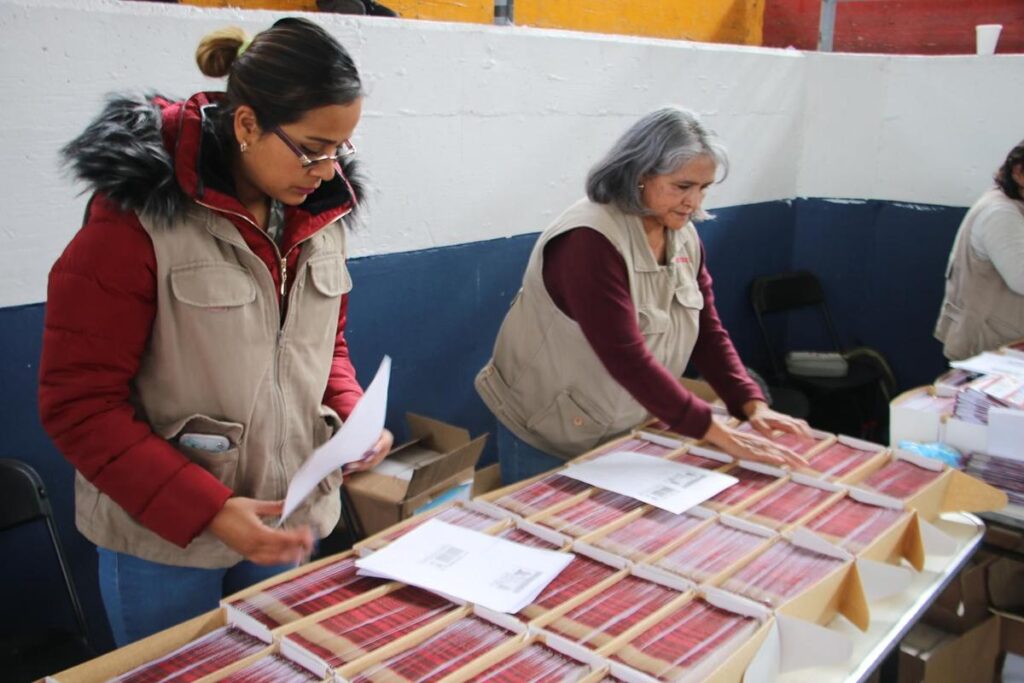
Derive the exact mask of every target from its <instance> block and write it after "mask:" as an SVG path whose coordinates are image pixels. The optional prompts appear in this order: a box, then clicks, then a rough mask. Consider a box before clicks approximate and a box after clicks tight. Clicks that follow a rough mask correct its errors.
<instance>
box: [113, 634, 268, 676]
mask: <svg viewBox="0 0 1024 683" xmlns="http://www.w3.org/2000/svg"><path fill="white" fill-rule="evenodd" d="M266 647H267V643H264V642H263V641H262V640H260V639H258V638H255V637H253V636H251V635H249V634H248V633H246V632H245V631H242V630H240V629H237V628H235V627H234V626H224V627H222V628H218V629H216V630H214V631H210V632H209V633H207V634H206V635H204V636H202V637H201V638H198V639H197V640H194V641H192V642H191V643H189V644H188V645H185V646H184V647H181V648H178V649H177V650H175V651H174V652H171V653H169V654H167V655H164V656H163V657H160V658H159V659H156V660H153V661H152V662H148V663H146V664H143V665H142V666H140V667H138V668H136V669H132V670H131V671H129V672H127V673H125V674H122V675H120V676H118V677H117V678H114V679H112V680H113V681H115V682H116V683H158V682H159V681H176V682H178V683H186V682H188V681H197V680H199V679H200V678H202V677H203V676H206V675H209V674H212V673H214V672H216V671H220V670H221V669H223V668H224V667H227V666H230V665H232V664H235V663H237V662H241V661H242V660H243V659H245V658H246V657H249V656H252V655H254V654H256V653H257V652H259V651H261V650H263V649H265V648H266Z"/></svg>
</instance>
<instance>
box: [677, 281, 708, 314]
mask: <svg viewBox="0 0 1024 683" xmlns="http://www.w3.org/2000/svg"><path fill="white" fill-rule="evenodd" d="M676 301H678V302H679V303H680V304H682V305H683V306H686V307H687V308H695V309H697V310H698V311H699V310H701V309H703V308H704V295H703V294H701V292H700V289H699V288H697V287H696V286H694V285H691V286H686V287H679V288H677V289H676Z"/></svg>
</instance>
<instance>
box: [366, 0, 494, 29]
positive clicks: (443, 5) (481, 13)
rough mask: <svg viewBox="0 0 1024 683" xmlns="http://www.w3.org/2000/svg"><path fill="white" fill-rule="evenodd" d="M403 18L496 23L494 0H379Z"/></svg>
mask: <svg viewBox="0 0 1024 683" xmlns="http://www.w3.org/2000/svg"><path fill="white" fill-rule="evenodd" d="M378 2H380V3H381V4H382V5H385V6H386V7H390V8H391V9H393V10H395V11H396V12H398V16H400V17H402V18H403V19H433V20H435V21H462V22H469V23H473V24H493V23H494V0H378Z"/></svg>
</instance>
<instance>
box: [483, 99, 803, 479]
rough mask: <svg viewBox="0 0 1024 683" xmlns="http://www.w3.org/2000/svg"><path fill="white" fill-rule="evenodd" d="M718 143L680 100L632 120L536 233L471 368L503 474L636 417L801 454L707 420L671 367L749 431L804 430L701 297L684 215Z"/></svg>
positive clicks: (693, 239)
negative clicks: (770, 400)
mask: <svg viewBox="0 0 1024 683" xmlns="http://www.w3.org/2000/svg"><path fill="white" fill-rule="evenodd" d="M719 169H721V170H722V172H723V176H724V174H725V172H726V170H727V157H726V153H725V149H724V148H723V147H722V146H721V144H720V143H719V142H718V141H717V140H716V138H715V135H714V133H712V132H711V131H710V130H708V129H707V128H705V127H704V125H703V124H702V123H701V122H700V121H699V119H698V118H697V116H696V115H695V114H693V113H692V112H689V111H687V110H684V109H681V108H678V107H664V108H662V109H658V110H656V111H653V112H651V113H650V114H647V115H646V116H644V117H643V118H641V119H640V120H639V121H637V122H636V123H635V124H634V125H633V126H632V127H631V128H630V129H629V130H627V131H626V133H625V134H624V135H623V136H622V137H621V138H620V139H619V140H618V141H617V142H616V143H615V145H614V146H613V147H612V148H611V150H610V151H609V152H608V153H607V154H606V155H605V157H604V158H603V159H602V160H601V161H599V162H598V163H597V165H596V166H594V168H593V169H591V171H590V175H589V177H588V178H587V185H586V189H587V196H586V198H584V199H581V200H579V201H577V202H576V203H575V204H573V205H572V206H570V207H569V208H568V209H567V210H566V211H565V212H564V213H563V214H562V215H561V216H559V217H558V218H557V219H556V220H555V221H554V223H552V224H551V225H550V226H549V227H548V228H547V229H546V230H545V231H544V232H543V233H542V234H541V236H540V238H539V239H538V240H537V244H536V245H535V246H534V248H533V252H532V254H531V255H530V260H529V263H528V264H527V267H526V273H525V275H524V276H523V286H522V289H521V290H520V292H519V295H518V296H517V297H516V299H515V301H514V302H513V304H512V307H511V309H510V310H509V312H508V314H507V316H506V317H505V321H504V322H503V323H502V326H501V330H500V331H499V332H498V339H497V341H496V342H495V346H494V356H493V358H492V359H491V360H490V362H488V363H487V365H486V366H485V367H484V368H483V369H482V370H481V371H480V373H479V374H478V375H477V379H476V387H477V391H479V392H480V395H481V397H482V398H483V400H484V402H485V403H486V404H487V406H488V407H489V408H490V409H491V411H492V412H493V413H494V414H495V416H496V417H497V418H498V421H499V425H498V457H499V460H500V463H501V470H502V479H503V481H504V483H506V484H509V483H512V482H515V481H519V480H521V479H525V478H527V477H530V476H533V475H534V474H538V473H540V472H543V471H545V470H548V469H551V468H553V467H557V466H558V465H560V464H562V462H563V461H564V460H566V459H570V458H573V457H575V456H577V455H579V454H581V453H583V452H585V451H587V450H590V449H591V448H593V447H594V446H596V445H598V444H599V443H601V442H603V441H605V440H608V439H610V438H612V437H615V436H618V435H620V434H622V433H623V432H625V431H627V430H629V429H630V428H632V427H634V426H636V425H637V424H639V423H640V422H642V421H643V420H644V419H645V418H646V417H647V416H648V414H650V415H654V416H656V417H658V418H659V419H661V420H662V421H664V422H665V423H667V424H668V425H669V428H670V429H671V430H672V431H674V432H677V433H680V434H684V435H686V436H691V437H695V438H703V439H705V440H707V441H709V442H710V443H712V444H714V445H715V446H717V447H718V448H720V449H721V450H723V451H725V452H726V453H729V454H730V455H732V456H734V457H736V458H739V459H745V460H754V461H759V462H766V463H771V464H779V465H782V464H788V465H803V464H806V463H804V461H803V460H802V459H801V458H800V457H799V456H797V455H796V454H795V453H793V452H792V451H790V450H788V449H785V448H782V447H779V446H776V445H774V444H772V443H771V442H770V441H768V440H767V439H764V438H762V437H761V436H759V435H756V434H753V433H747V432H741V431H737V430H735V429H732V428H730V427H728V426H726V425H724V424H722V423H721V422H719V421H716V420H712V419H711V408H710V406H709V405H708V404H707V403H706V402H704V401H703V400H701V399H700V398H698V397H697V396H695V395H694V394H693V393H691V392H690V391H688V390H686V389H685V388H684V387H683V385H682V384H681V383H680V382H679V377H680V376H681V375H682V373H683V371H684V370H685V369H686V366H687V364H688V363H689V362H692V363H693V364H694V366H695V367H696V369H697V370H698V371H699V372H700V373H701V375H703V376H704V377H705V378H706V379H707V380H708V381H709V382H710V384H711V386H712V387H713V388H714V389H715V390H716V391H717V392H718V394H719V395H720V396H721V397H722V398H723V400H724V401H725V403H726V405H727V406H728V408H729V410H730V412H731V413H732V414H733V415H736V416H738V417H742V418H745V419H748V420H749V421H750V422H751V424H752V425H753V426H754V427H755V428H756V429H757V430H759V431H760V432H763V433H766V434H767V433H769V432H770V431H771V430H773V429H782V430H786V431H791V432H800V433H806V432H807V429H808V428H807V425H806V423H804V422H803V421H801V420H796V419H793V418H791V417H789V416H787V415H783V414H781V413H777V412H775V411H772V410H771V409H770V408H769V407H768V405H767V403H766V402H765V400H764V396H763V394H762V393H761V391H760V389H759V388H758V386H757V384H755V383H754V382H753V381H752V380H751V379H750V377H749V375H748V374H747V372H746V370H745V369H744V367H743V364H742V363H741V362H740V359H739V356H738V354H737V353H736V349H735V348H734V347H733V344H732V341H731V340H730V338H729V334H728V332H726V330H725V329H724V328H723V327H722V323H721V320H720V319H719V317H718V313H717V312H716V310H715V303H714V294H713V292H712V289H711V276H710V275H709V274H708V269H707V265H706V264H705V258H704V247H703V245H702V244H701V241H700V238H699V237H698V235H697V231H696V230H695V229H694V226H693V221H694V220H700V219H702V218H705V217H707V214H706V213H705V212H704V210H703V209H702V208H701V205H702V203H703V201H704V195H705V193H706V191H707V189H708V187H710V186H711V185H712V184H713V183H714V182H715V180H716V176H717V172H718V170H719Z"/></svg>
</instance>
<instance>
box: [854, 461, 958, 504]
mask: <svg viewBox="0 0 1024 683" xmlns="http://www.w3.org/2000/svg"><path fill="white" fill-rule="evenodd" d="M940 476H942V470H938V471H936V470H929V469H925V468H924V467H918V466H917V465H915V464H914V463H912V462H908V461H906V460H899V459H893V460H891V461H889V463H888V464H886V465H885V466H884V467H882V468H881V469H879V470H877V471H876V472H874V473H873V474H872V475H871V476H869V477H868V478H867V479H865V480H864V481H863V482H861V483H860V484H859V486H862V487H864V488H868V489H872V490H874V491H878V492H879V493H884V494H885V495H887V496H892V497H893V498H901V499H902V498H909V497H910V496H912V495H914V494H915V493H917V492H918V491H920V490H921V489H923V488H924V487H925V486H927V485H928V484H930V483H932V482H933V481H935V480H936V479H938V478H939V477H940Z"/></svg>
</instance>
